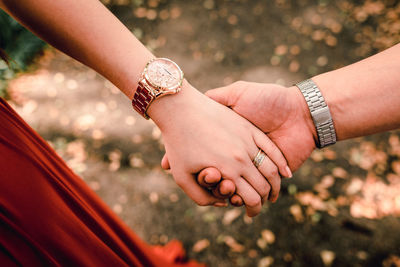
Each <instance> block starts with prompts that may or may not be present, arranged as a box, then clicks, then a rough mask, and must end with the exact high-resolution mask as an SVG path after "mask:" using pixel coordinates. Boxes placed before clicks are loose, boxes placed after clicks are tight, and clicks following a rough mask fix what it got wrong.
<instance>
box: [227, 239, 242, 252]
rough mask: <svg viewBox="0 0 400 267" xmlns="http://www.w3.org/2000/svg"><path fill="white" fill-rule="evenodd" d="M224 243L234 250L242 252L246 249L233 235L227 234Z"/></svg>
mask: <svg viewBox="0 0 400 267" xmlns="http://www.w3.org/2000/svg"><path fill="white" fill-rule="evenodd" d="M224 243H225V244H226V245H227V246H228V247H229V248H230V249H231V250H232V251H233V252H238V253H241V252H243V251H244V250H245V247H244V246H243V245H242V244H239V243H238V242H237V241H236V240H235V239H234V238H233V237H232V236H225V238H224Z"/></svg>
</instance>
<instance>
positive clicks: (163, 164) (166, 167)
mask: <svg viewBox="0 0 400 267" xmlns="http://www.w3.org/2000/svg"><path fill="white" fill-rule="evenodd" d="M161 168H163V169H164V170H169V169H171V167H170V166H169V161H168V157H167V154H164V157H163V158H162V160H161Z"/></svg>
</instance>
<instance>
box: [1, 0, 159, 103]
mask: <svg viewBox="0 0 400 267" xmlns="http://www.w3.org/2000/svg"><path fill="white" fill-rule="evenodd" d="M0 7H1V8H3V9H4V10H5V11H6V12H8V13H9V14H10V15H11V16H13V17H14V18H16V19H17V20H19V21H20V22H21V23H22V24H23V25H25V26H26V27H27V28H29V29H30V30H31V31H33V32H34V33H36V34H37V35H38V36H40V37H41V38H42V39H43V40H45V41H46V42H48V43H50V44H51V45H53V46H54V47H56V48H58V49H59V50H61V51H63V52H64V53H66V54H68V55H69V56H71V57H73V58H75V59H77V60H78V61H80V62H82V63H84V64H85V65H87V66H89V67H91V68H93V69H94V70H96V71H97V72H98V73H100V74H101V75H103V76H104V77H106V78H107V79H108V80H110V81H111V82H112V83H114V84H115V85H116V86H117V87H118V88H119V89H120V90H121V91H122V92H123V93H124V94H125V95H127V96H128V97H129V99H132V98H133V94H134V92H135V90H136V87H137V82H138V79H139V75H140V73H141V71H142V70H143V68H144V66H145V65H146V63H147V62H148V61H149V59H151V58H152V57H153V55H152V54H151V53H150V52H149V51H148V50H147V49H146V48H145V47H144V46H143V45H142V44H141V43H140V41H138V40H137V39H136V38H135V37H134V36H133V34H132V33H131V32H130V31H129V30H128V29H127V28H126V27H125V26H124V25H123V24H122V23H121V22H120V21H119V20H118V19H117V18H116V17H115V16H114V15H113V14H112V13H111V12H110V11H109V10H107V8H106V7H104V6H103V5H102V4H101V2H100V1H98V0H85V1H81V0H68V1H54V0H34V1H32V0H0Z"/></svg>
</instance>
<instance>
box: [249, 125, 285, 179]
mask: <svg viewBox="0 0 400 267" xmlns="http://www.w3.org/2000/svg"><path fill="white" fill-rule="evenodd" d="M253 139H254V142H255V143H256V145H257V146H258V147H259V148H260V149H261V150H262V151H264V153H265V154H267V156H268V158H269V159H270V160H271V161H272V162H273V163H274V164H275V165H276V166H277V167H278V169H279V173H280V174H281V175H282V176H284V177H287V178H291V177H292V176H293V175H292V172H291V170H290V168H289V166H288V164H287V161H286V159H285V157H284V156H283V154H282V152H281V151H280V150H279V148H278V147H277V146H276V145H275V143H274V142H272V140H271V139H269V137H268V136H267V135H266V134H264V133H263V132H261V131H258V130H257V131H255V132H254V134H253Z"/></svg>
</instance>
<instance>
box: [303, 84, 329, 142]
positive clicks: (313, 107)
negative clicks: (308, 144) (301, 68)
mask: <svg viewBox="0 0 400 267" xmlns="http://www.w3.org/2000/svg"><path fill="white" fill-rule="evenodd" d="M296 86H297V87H298V88H299V89H300V91H301V93H302V94H303V96H304V98H305V100H306V102H307V105H308V108H309V109H310V113H311V117H312V119H313V121H314V125H315V128H316V130H317V135H318V142H317V147H318V148H323V147H326V146H329V145H333V144H335V143H336V131H335V126H334V125H333V120H332V116H331V113H330V111H329V107H328V105H327V104H326V102H325V99H324V97H323V96H322V94H321V91H320V90H319V88H318V86H317V85H316V84H315V83H314V82H313V81H312V80H311V79H307V80H304V81H302V82H299V83H297V84H296Z"/></svg>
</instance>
